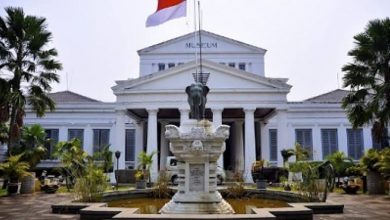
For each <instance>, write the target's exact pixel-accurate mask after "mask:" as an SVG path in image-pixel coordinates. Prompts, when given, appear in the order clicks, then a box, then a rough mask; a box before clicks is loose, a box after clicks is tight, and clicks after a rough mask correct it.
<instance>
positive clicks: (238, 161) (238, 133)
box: [234, 121, 245, 172]
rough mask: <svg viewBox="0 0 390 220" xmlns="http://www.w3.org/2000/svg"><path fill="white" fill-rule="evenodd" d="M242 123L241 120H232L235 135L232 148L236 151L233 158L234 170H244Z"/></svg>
mask: <svg viewBox="0 0 390 220" xmlns="http://www.w3.org/2000/svg"><path fill="white" fill-rule="evenodd" d="M242 124H243V121H235V122H234V130H235V131H234V135H235V143H234V148H235V149H234V150H235V152H236V156H235V158H234V167H235V170H236V171H241V172H242V171H244V160H245V158H244V140H243V138H242V137H243V135H242Z"/></svg>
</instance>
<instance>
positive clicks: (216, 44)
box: [138, 30, 266, 55]
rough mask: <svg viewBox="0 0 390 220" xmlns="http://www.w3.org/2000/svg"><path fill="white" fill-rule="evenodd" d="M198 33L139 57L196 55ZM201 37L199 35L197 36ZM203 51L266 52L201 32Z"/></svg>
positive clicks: (147, 50) (145, 50)
mask: <svg viewBox="0 0 390 220" xmlns="http://www.w3.org/2000/svg"><path fill="white" fill-rule="evenodd" d="M195 34H198V33H197V32H196V33H194V32H193V33H189V34H186V35H183V36H180V37H177V38H174V39H171V40H168V41H165V42H162V43H159V44H156V45H153V46H150V47H147V48H144V49H141V50H139V51H138V54H139V55H147V54H172V53H175V54H181V53H182V54H186V53H188V54H194V53H195V52H196V51H198V50H199V45H200V44H199V38H198V37H196V35H195ZM197 36H199V35H197ZM201 36H202V44H201V45H202V50H203V52H204V53H258V54H265V52H266V50H265V49H263V48H260V47H256V46H252V45H249V44H246V43H243V42H240V41H237V40H233V39H231V38H227V37H224V36H221V35H217V34H214V33H211V32H208V31H204V30H202V31H201Z"/></svg>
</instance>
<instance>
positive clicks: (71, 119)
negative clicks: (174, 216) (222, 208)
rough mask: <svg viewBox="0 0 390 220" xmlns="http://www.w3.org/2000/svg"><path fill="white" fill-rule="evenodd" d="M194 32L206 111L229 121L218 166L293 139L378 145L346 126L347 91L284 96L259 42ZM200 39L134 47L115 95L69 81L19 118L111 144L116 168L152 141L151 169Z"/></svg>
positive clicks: (54, 134) (178, 115) (263, 155)
mask: <svg viewBox="0 0 390 220" xmlns="http://www.w3.org/2000/svg"><path fill="white" fill-rule="evenodd" d="M202 40H203V43H202V45H201V47H202V50H203V56H202V58H203V59H202V64H203V65H202V67H203V72H207V73H210V76H209V79H208V83H207V85H208V86H209V88H210V93H209V94H208V96H207V99H208V100H207V105H206V108H207V109H206V118H207V119H209V120H211V121H212V122H213V124H214V125H220V124H227V125H230V138H229V139H228V140H227V142H226V151H225V153H224V154H223V157H221V158H220V160H219V164H220V165H221V166H223V167H224V168H225V169H229V170H245V171H246V172H249V171H250V168H251V164H252V162H254V161H255V160H258V159H265V160H267V161H269V162H270V164H271V165H275V166H276V165H279V166H281V165H282V157H281V155H280V150H282V149H285V148H293V147H294V145H295V143H300V144H302V145H303V146H304V147H305V148H307V149H309V150H310V152H311V159H313V160H323V159H324V158H325V157H326V156H327V155H328V154H330V153H331V152H334V151H337V150H339V151H344V152H345V153H346V154H347V155H349V156H351V157H353V158H355V159H358V158H360V156H361V155H362V154H363V152H364V151H365V150H366V149H368V148H370V147H372V146H374V145H375V146H378V143H373V139H372V135H371V128H370V127H364V128H360V129H355V130H354V129H352V128H351V124H350V123H349V121H348V120H347V118H346V115H345V113H344V111H343V109H341V107H340V102H341V99H342V97H343V96H345V94H346V91H343V90H334V91H331V92H329V93H326V94H323V95H319V96H317V97H313V98H310V99H307V100H304V101H302V102H289V101H288V100H287V94H288V93H289V92H290V89H291V85H289V84H287V81H288V79H284V78H269V77H266V73H265V72H264V56H265V53H266V50H265V49H262V48H259V47H255V46H252V45H248V44H245V43H242V42H239V41H236V40H233V39H230V38H227V37H223V36H220V35H216V34H213V33H210V32H206V31H202ZM199 46H200V45H199V44H197V43H194V34H193V33H190V34H187V35H184V36H180V37H177V38H174V39H172V40H168V41H165V42H163V43H160V44H156V45H153V46H150V47H147V48H145V49H141V50H139V51H138V54H139V56H140V74H139V75H140V76H139V78H136V79H128V80H121V81H117V82H116V85H115V86H113V87H112V90H113V92H114V94H115V95H116V102H114V103H105V102H100V101H97V100H93V99H91V98H88V97H84V96H81V95H78V94H75V93H72V92H70V91H65V92H58V93H53V94H51V96H52V98H53V99H54V100H55V101H56V102H57V110H56V111H55V112H53V113H47V114H46V116H45V117H44V118H37V117H36V116H35V114H34V113H32V112H29V113H28V114H27V116H26V119H25V122H26V123H27V124H34V123H39V124H41V125H42V126H43V127H44V128H45V129H47V130H46V131H47V134H48V135H49V137H51V138H53V139H55V140H58V141H65V140H70V139H71V138H74V137H78V138H80V139H81V140H82V142H83V147H84V149H85V150H86V151H87V152H88V153H90V154H92V153H93V152H94V151H98V150H99V149H100V147H101V146H103V145H104V144H111V147H112V150H113V151H117V150H119V151H120V152H122V156H121V157H120V159H119V168H120V169H132V168H134V167H136V165H137V155H138V153H139V152H140V151H143V150H144V151H147V152H152V151H157V152H158V154H157V155H156V156H155V158H154V164H153V167H152V175H153V178H155V177H156V176H157V172H158V170H161V169H164V168H165V163H166V157H167V156H168V155H170V152H169V143H168V142H167V140H166V139H165V137H164V129H165V125H167V124H175V125H180V123H181V122H182V121H184V120H186V119H188V117H189V105H188V103H187V95H186V93H185V88H186V87H187V86H188V85H190V84H191V83H193V82H194V79H193V75H192V73H194V72H195V71H196V69H199V68H198V67H199V63H200V62H199V60H196V59H195V51H198V50H199ZM379 145H380V144H379ZM49 148H50V147H49ZM50 162H51V161H50V160H47V161H46V162H45V163H46V164H47V163H50Z"/></svg>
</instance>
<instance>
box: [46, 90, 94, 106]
mask: <svg viewBox="0 0 390 220" xmlns="http://www.w3.org/2000/svg"><path fill="white" fill-rule="evenodd" d="M49 97H50V98H51V99H53V101H54V102H56V103H72V102H82V103H100V101H98V100H95V99H92V98H89V97H86V96H83V95H80V94H77V93H74V92H71V91H68V90H66V91H62V92H55V93H49Z"/></svg>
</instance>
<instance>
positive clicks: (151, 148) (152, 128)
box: [146, 109, 158, 182]
mask: <svg viewBox="0 0 390 220" xmlns="http://www.w3.org/2000/svg"><path fill="white" fill-rule="evenodd" d="M147 111H148V139H147V144H146V153H148V154H151V153H152V152H156V154H155V155H154V156H153V164H152V166H151V168H150V172H151V179H152V182H156V180H157V177H158V169H157V163H158V161H157V153H158V152H157V112H158V109H147Z"/></svg>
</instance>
